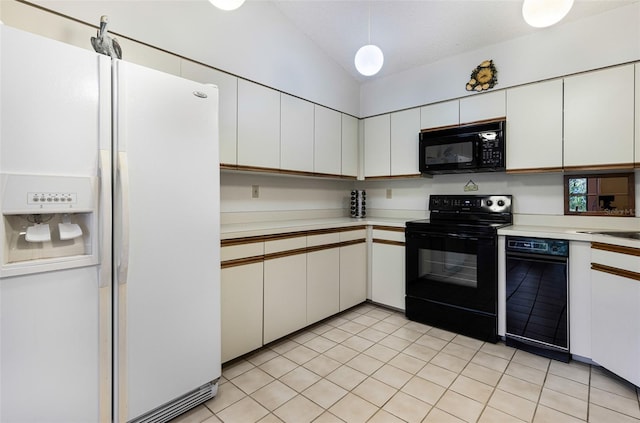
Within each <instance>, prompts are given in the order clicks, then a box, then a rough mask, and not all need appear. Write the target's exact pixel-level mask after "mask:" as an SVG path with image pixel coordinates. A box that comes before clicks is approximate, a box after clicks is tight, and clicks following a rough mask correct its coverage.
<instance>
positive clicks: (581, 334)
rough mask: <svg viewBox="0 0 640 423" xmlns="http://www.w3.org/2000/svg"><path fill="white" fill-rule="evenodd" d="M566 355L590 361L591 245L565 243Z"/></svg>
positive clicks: (576, 242)
mask: <svg viewBox="0 0 640 423" xmlns="http://www.w3.org/2000/svg"><path fill="white" fill-rule="evenodd" d="M569 257H570V258H571V259H570V260H569V352H570V353H571V354H574V355H577V356H580V357H583V358H585V359H590V358H591V277H590V267H591V243H589V242H581V241H571V242H570V243H569Z"/></svg>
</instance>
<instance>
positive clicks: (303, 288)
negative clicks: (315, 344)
mask: <svg viewBox="0 0 640 423" xmlns="http://www.w3.org/2000/svg"><path fill="white" fill-rule="evenodd" d="M306 275H307V258H306V256H305V254H296V255H291V256H286V257H280V258H276V259H271V260H265V262H264V339H263V340H264V343H265V344H267V343H269V342H271V341H275V340H276V339H278V338H282V337H283V336H285V335H288V334H290V333H292V332H295V331H297V330H298V329H301V328H303V327H305V326H306V325H307V284H306Z"/></svg>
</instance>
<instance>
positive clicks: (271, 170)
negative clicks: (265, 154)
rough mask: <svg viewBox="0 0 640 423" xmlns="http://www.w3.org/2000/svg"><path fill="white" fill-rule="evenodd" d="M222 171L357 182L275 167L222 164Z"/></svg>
mask: <svg viewBox="0 0 640 423" xmlns="http://www.w3.org/2000/svg"><path fill="white" fill-rule="evenodd" d="M220 170H233V171H241V172H261V173H275V174H281V175H295V176H307V177H309V176H313V177H317V178H330V179H345V180H350V181H355V180H357V179H358V178H357V176H352V175H338V174H333V173H320V172H306V171H300V170H289V169H278V168H274V167H259V166H246V165H236V164H230V163H220Z"/></svg>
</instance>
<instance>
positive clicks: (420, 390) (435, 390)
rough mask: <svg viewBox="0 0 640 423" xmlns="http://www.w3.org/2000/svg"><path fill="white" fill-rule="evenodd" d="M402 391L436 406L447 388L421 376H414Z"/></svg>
mask: <svg viewBox="0 0 640 423" xmlns="http://www.w3.org/2000/svg"><path fill="white" fill-rule="evenodd" d="M400 390H401V391H402V392H405V393H407V394H409V395H413V396H414V397H416V398H418V399H420V400H422V401H424V402H426V403H428V404H431V405H434V404H436V403H437V402H438V400H440V398H441V397H442V395H443V394H444V392H445V391H446V388H444V387H443V386H440V385H438V384H436V383H433V382H431V381H428V380H426V379H423V378H421V377H419V376H414V377H413V378H411V379H410V380H409V381H408V382H407V383H406V384H405V385H404V386H403V387H402V388H401V389H400Z"/></svg>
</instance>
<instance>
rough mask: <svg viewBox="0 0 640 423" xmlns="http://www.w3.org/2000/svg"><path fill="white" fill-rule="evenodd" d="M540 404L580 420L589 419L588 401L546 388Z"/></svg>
mask: <svg viewBox="0 0 640 423" xmlns="http://www.w3.org/2000/svg"><path fill="white" fill-rule="evenodd" d="M540 404H542V405H545V406H547V407H549V408H553V409H554V410H558V411H561V412H563V413H565V414H569V415H571V416H574V417H577V418H579V419H583V420H586V419H587V409H588V405H589V404H588V403H587V402H586V401H583V400H580V399H578V398H575V397H572V396H570V395H566V394H562V393H560V392H556V391H552V390H551V389H547V388H544V389H542V394H541V395H540Z"/></svg>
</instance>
